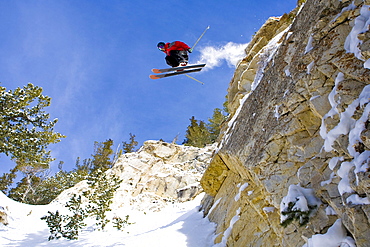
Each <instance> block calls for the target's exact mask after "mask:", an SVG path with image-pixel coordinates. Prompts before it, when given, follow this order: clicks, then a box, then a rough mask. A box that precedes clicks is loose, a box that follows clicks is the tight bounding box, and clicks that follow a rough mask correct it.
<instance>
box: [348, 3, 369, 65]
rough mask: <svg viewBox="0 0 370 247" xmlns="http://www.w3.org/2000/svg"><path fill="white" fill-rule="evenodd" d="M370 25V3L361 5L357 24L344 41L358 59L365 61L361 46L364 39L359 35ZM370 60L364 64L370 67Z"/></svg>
mask: <svg viewBox="0 0 370 247" xmlns="http://www.w3.org/2000/svg"><path fill="white" fill-rule="evenodd" d="M369 25H370V5H364V6H362V7H361V10H360V15H359V16H358V17H356V19H355V24H354V26H353V27H352V30H351V32H350V33H349V34H348V36H347V38H346V41H345V43H344V48H345V50H346V51H347V52H350V53H353V54H354V55H355V56H356V57H357V58H358V59H360V60H362V61H365V60H364V58H363V56H362V54H361V50H360V48H359V46H360V45H361V44H362V41H361V40H360V39H359V38H358V35H359V34H361V33H365V32H366V31H368V30H369ZM369 63H370V62H369V60H367V61H366V62H365V64H364V67H365V68H367V69H370V64H369Z"/></svg>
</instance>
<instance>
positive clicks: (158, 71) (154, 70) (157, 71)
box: [152, 69, 161, 73]
mask: <svg viewBox="0 0 370 247" xmlns="http://www.w3.org/2000/svg"><path fill="white" fill-rule="evenodd" d="M152 72H153V73H161V71H160V70H159V69H152Z"/></svg>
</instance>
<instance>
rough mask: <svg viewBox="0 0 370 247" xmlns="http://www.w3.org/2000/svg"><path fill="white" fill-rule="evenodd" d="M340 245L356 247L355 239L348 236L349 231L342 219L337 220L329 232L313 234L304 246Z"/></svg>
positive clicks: (328, 246) (325, 246) (332, 246)
mask: <svg viewBox="0 0 370 247" xmlns="http://www.w3.org/2000/svg"><path fill="white" fill-rule="evenodd" d="M338 246H348V247H356V244H355V241H354V239H353V238H351V237H349V236H347V231H346V229H345V228H344V226H343V225H342V221H341V219H338V220H336V221H335V223H334V224H333V225H332V226H331V227H330V228H329V229H328V231H327V233H325V234H316V235H313V236H312V237H311V238H309V239H308V240H307V243H306V244H304V245H303V246H302V247H338Z"/></svg>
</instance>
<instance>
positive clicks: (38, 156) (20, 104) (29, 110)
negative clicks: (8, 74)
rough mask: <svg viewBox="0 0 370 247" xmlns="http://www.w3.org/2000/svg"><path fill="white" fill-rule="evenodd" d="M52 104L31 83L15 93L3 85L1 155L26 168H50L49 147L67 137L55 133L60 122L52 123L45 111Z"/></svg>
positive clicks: (0, 88)
mask: <svg viewBox="0 0 370 247" xmlns="http://www.w3.org/2000/svg"><path fill="white" fill-rule="evenodd" d="M50 101H51V98H49V97H48V96H44V95H42V88H40V87H37V86H34V85H33V84H31V83H29V84H28V85H27V86H24V88H17V89H15V90H14V91H12V90H9V91H6V88H5V87H1V86H0V152H1V153H4V154H5V155H7V156H10V158H11V159H13V160H18V161H20V162H21V163H22V164H24V165H31V166H44V167H45V166H48V164H49V163H50V161H52V160H53V159H52V158H51V156H50V151H46V148H47V146H48V145H49V144H52V143H57V142H59V141H60V139H61V138H64V137H65V136H63V135H61V134H59V133H57V132H54V126H55V124H56V123H57V121H58V120H57V119H54V120H52V121H49V114H47V113H46V112H45V111H44V110H43V108H45V107H47V106H49V105H50Z"/></svg>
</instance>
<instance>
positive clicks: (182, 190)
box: [54, 141, 215, 211]
mask: <svg viewBox="0 0 370 247" xmlns="http://www.w3.org/2000/svg"><path fill="white" fill-rule="evenodd" d="M214 149H215V146H214V145H213V146H207V147H205V148H196V147H190V146H182V145H176V144H172V143H166V142H162V141H146V142H145V143H144V145H143V146H142V147H141V148H140V150H138V151H137V152H133V153H127V154H123V155H122V156H121V157H120V158H119V159H118V160H117V161H116V163H115V164H114V166H113V167H112V168H111V169H109V170H108V171H107V174H108V175H115V176H117V177H119V178H120V179H122V183H121V184H120V187H119V188H118V190H117V191H116V193H115V195H114V199H113V204H112V206H111V208H113V209H118V208H123V207H124V208H125V209H135V210H140V211H159V210H161V209H162V208H163V207H164V206H166V205H167V204H168V203H171V202H184V201H188V200H191V199H193V198H194V197H196V196H197V195H199V194H200V193H201V192H203V190H202V187H201V186H200V183H199V182H200V179H201V177H202V175H203V173H204V171H205V169H206V168H207V166H208V164H209V162H210V160H211V157H212V153H213V151H214ZM87 188H88V185H87V182H86V181H82V182H80V183H78V184H77V185H75V186H74V187H72V188H70V189H68V190H65V191H64V192H62V193H61V194H60V195H59V196H58V197H57V198H56V200H55V201H54V202H59V203H61V204H65V202H67V201H69V199H70V198H71V197H72V195H73V194H80V193H82V191H84V190H87Z"/></svg>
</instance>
